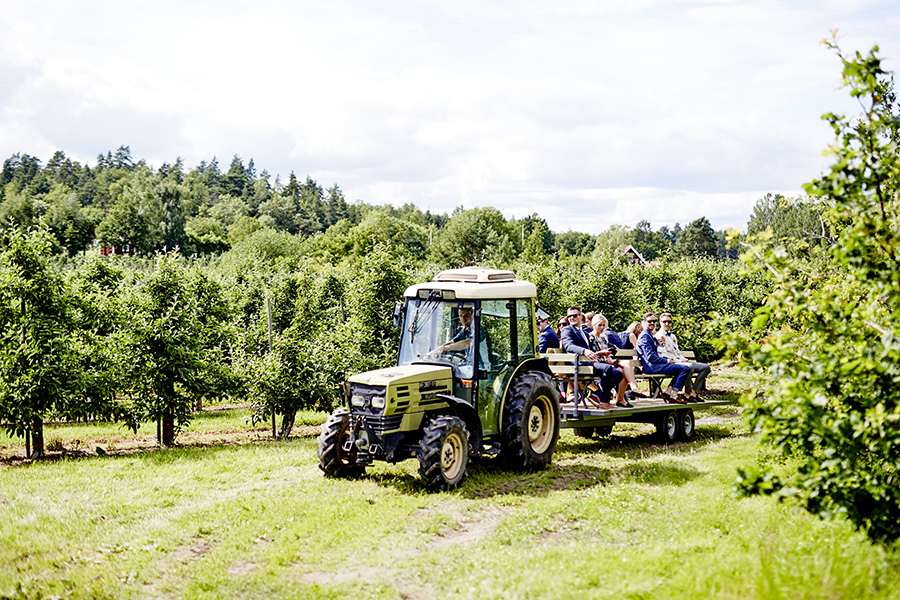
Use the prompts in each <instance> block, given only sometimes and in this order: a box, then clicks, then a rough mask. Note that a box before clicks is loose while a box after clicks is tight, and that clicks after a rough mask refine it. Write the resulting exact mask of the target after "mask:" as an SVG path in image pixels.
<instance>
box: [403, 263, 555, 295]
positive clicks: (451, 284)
mask: <svg viewBox="0 0 900 600" xmlns="http://www.w3.org/2000/svg"><path fill="white" fill-rule="evenodd" d="M403 295H404V296H406V297H407V298H416V297H418V298H422V299H426V298H428V297H429V296H431V297H432V298H442V299H444V300H456V299H459V300H475V299H478V300H489V299H492V298H496V299H507V298H534V297H535V296H536V295H537V288H536V287H535V285H534V284H533V283H531V282H530V281H520V280H518V279H516V275H515V273H513V272H512V271H501V270H498V269H486V268H484V267H464V268H462V269H447V270H446V271H441V272H440V273H438V274H437V277H435V278H434V281H428V282H425V283H417V284H415V285H411V286H409V287H408V288H406V292H404V294H403Z"/></svg>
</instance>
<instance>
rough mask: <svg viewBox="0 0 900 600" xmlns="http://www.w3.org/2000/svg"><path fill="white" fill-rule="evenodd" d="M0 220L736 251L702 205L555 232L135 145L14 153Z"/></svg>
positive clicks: (119, 232)
mask: <svg viewBox="0 0 900 600" xmlns="http://www.w3.org/2000/svg"><path fill="white" fill-rule="evenodd" d="M770 225H771V226H773V227H774V228H775V229H776V232H779V231H780V232H781V234H783V237H789V238H792V239H801V240H805V241H806V243H812V244H818V243H821V240H822V239H824V238H825V237H827V234H826V232H824V231H823V229H822V221H821V219H820V218H819V213H818V211H817V208H816V207H815V206H814V205H813V204H811V203H809V202H803V201H787V200H786V199H784V198H782V197H780V196H772V195H768V196H766V197H765V198H762V199H760V201H759V202H758V203H757V205H756V207H754V213H753V215H751V218H750V221H749V223H748V231H749V232H750V233H753V232H754V231H762V230H764V229H765V228H766V227H767V226H770ZM0 226H2V227H4V228H10V227H13V228H18V229H20V230H25V229H28V228H29V227H43V228H46V229H47V231H49V233H50V234H51V239H52V242H53V250H54V252H57V253H66V254H68V255H70V256H74V255H75V254H77V253H79V252H84V251H86V250H88V249H93V248H96V246H97V245H98V244H99V245H100V246H105V247H108V248H110V249H113V250H114V251H123V250H124V251H127V252H138V253H142V254H148V253H152V252H154V251H167V250H171V249H174V248H178V249H179V250H180V252H181V253H182V254H185V255H187V256H197V255H201V256H219V255H221V254H223V253H224V252H226V251H227V250H229V249H231V248H236V247H238V246H240V245H241V243H242V242H245V241H246V240H247V239H248V238H251V237H253V236H254V235H255V234H256V235H258V236H259V237H261V238H265V237H268V238H269V239H276V238H277V239H278V240H280V242H279V243H281V244H282V245H289V246H291V247H292V249H293V250H292V252H294V253H299V254H302V255H305V256H312V257H314V258H316V259H318V260H323V261H338V262H339V261H341V260H344V259H346V258H347V257H351V258H352V257H359V256H364V255H365V254H366V253H367V252H369V251H370V250H371V248H372V247H373V245H374V244H377V243H382V244H385V245H387V246H388V247H390V248H393V249H394V250H395V251H396V252H397V253H398V254H403V255H404V256H406V257H408V258H410V259H412V260H415V261H420V262H421V261H433V262H436V263H441V264H446V265H448V266H460V265H465V264H474V263H477V262H485V261H490V262H493V263H503V262H509V261H511V260H514V259H517V258H524V259H525V260H528V261H531V262H536V261H540V260H543V259H545V258H546V257H550V256H553V257H557V258H566V257H588V256H591V255H593V254H595V253H603V252H607V251H610V250H615V249H618V248H622V247H626V246H627V245H629V244H630V245H632V246H633V247H634V248H635V249H636V250H637V251H638V252H640V253H641V255H642V256H643V257H644V258H645V259H647V260H657V259H660V258H663V257H668V258H674V259H678V258H696V257H707V258H716V257H719V258H726V259H727V258H731V259H733V258H736V257H737V252H736V251H735V250H734V249H733V248H730V247H729V246H728V244H726V241H725V237H726V235H725V232H724V231H714V230H713V228H712V226H711V224H710V222H709V220H708V219H707V218H706V217H699V218H698V219H696V220H695V221H693V222H691V223H689V224H687V225H686V226H685V227H684V228H682V227H681V225H680V224H676V225H675V226H674V227H672V228H669V227H667V226H663V227H660V229H659V230H657V231H653V230H651V228H650V223H649V222H647V221H641V222H640V223H638V224H637V226H636V227H633V228H632V227H626V226H613V227H611V228H610V229H608V230H607V231H605V232H603V233H600V234H597V235H591V234H587V233H580V232H575V231H567V232H564V233H556V232H552V231H550V229H549V227H548V225H547V222H546V220H545V219H544V218H543V217H541V216H540V215H538V214H532V215H530V216H526V217H523V218H520V219H515V218H512V219H507V218H505V217H504V216H503V215H502V214H501V213H500V212H499V211H498V210H496V209H494V208H491V207H486V208H474V209H470V210H464V209H463V208H462V207H459V208H457V209H455V210H454V211H453V212H452V214H450V215H447V214H446V213H445V214H440V215H437V214H432V213H431V212H430V211H425V212H423V211H422V210H420V209H419V208H418V207H416V206H414V205H412V204H405V205H403V206H401V207H399V208H397V207H393V206H391V205H384V206H373V205H370V204H366V203H365V202H363V201H361V200H356V201H354V202H348V201H347V200H346V198H345V197H344V193H343V191H342V190H341V189H340V187H339V186H338V184H337V183H335V184H333V185H332V186H331V187H329V188H328V189H325V188H324V187H323V186H321V185H320V184H319V183H318V182H316V181H315V180H313V179H312V178H310V177H309V176H307V177H306V179H305V180H302V181H301V180H300V179H298V178H297V177H296V176H295V174H294V173H293V172H292V173H291V174H290V176H289V177H288V180H287V182H282V181H281V180H280V178H279V177H275V178H274V179H273V178H272V177H271V176H270V175H269V174H268V172H267V171H265V170H262V171H261V172H259V173H257V168H256V165H255V164H254V161H253V159H250V160H249V161H248V162H247V164H244V161H243V160H242V159H241V158H240V157H239V156H237V155H235V156H234V158H233V159H232V161H231V164H230V166H229V167H228V169H227V171H224V172H223V171H222V170H221V169H220V168H219V165H218V162H217V160H216V159H215V158H213V159H212V160H210V161H209V162H206V161H202V162H201V163H200V164H199V165H198V166H196V167H194V168H193V169H190V170H188V169H187V168H186V167H185V165H184V163H183V161H182V159H180V158H178V159H176V160H175V161H174V162H173V163H171V164H170V163H164V164H162V165H161V166H160V167H159V168H153V167H150V166H148V165H147V163H146V161H145V160H143V159H140V160H136V161H135V160H133V159H132V156H131V151H130V149H129V147H128V146H121V147H120V148H118V149H117V150H116V151H115V152H113V151H109V152H107V153H106V154H100V155H99V156H98V157H97V160H96V163H95V165H94V166H93V167H91V166H90V165H87V164H85V165H82V164H80V163H79V162H77V161H73V160H71V159H70V158H68V157H67V156H66V155H65V153H64V152H63V151H57V152H56V153H55V154H54V155H53V156H52V157H51V158H50V159H49V160H48V161H47V163H46V165H44V164H42V161H41V160H40V159H38V158H36V157H34V156H30V155H28V154H21V153H17V154H14V155H13V156H11V157H9V158H7V159H6V160H4V162H3V169H2V171H0ZM258 232H262V233H258ZM272 234H277V235H275V236H274V237H273V236H272Z"/></svg>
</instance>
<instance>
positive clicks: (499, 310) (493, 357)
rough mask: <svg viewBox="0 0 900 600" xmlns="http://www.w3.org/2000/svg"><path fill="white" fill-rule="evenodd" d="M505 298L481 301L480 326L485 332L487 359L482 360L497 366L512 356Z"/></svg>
mask: <svg viewBox="0 0 900 600" xmlns="http://www.w3.org/2000/svg"><path fill="white" fill-rule="evenodd" d="M507 304H508V301H507V300H483V301H482V302H481V327H482V329H484V330H485V331H486V332H487V339H488V341H489V344H488V352H489V359H488V360H487V361H483V362H485V363H490V365H491V367H497V366H499V365H501V364H503V363H505V362H506V361H508V360H511V359H512V358H513V357H512V346H511V345H510V318H509V317H510V311H509V308H508V307H507Z"/></svg>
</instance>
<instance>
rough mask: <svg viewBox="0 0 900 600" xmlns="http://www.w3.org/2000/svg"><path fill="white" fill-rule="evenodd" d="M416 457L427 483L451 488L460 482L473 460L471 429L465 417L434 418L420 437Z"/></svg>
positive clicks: (434, 486) (432, 486)
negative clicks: (468, 429) (463, 419)
mask: <svg viewBox="0 0 900 600" xmlns="http://www.w3.org/2000/svg"><path fill="white" fill-rule="evenodd" d="M416 457H417V458H418V459H419V475H421V476H422V479H423V480H424V482H425V487H427V488H429V489H432V490H447V489H450V488H452V487H455V486H457V485H459V483H460V482H461V481H462V480H463V478H465V476H466V466H467V465H468V463H469V432H468V431H466V425H465V423H463V422H462V419H460V418H458V417H451V416H441V417H436V418H434V419H432V420H431V422H430V423H429V424H428V426H427V427H425V431H424V432H423V434H422V439H421V440H420V441H419V448H418V450H417V451H416Z"/></svg>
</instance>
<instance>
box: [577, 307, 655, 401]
mask: <svg viewBox="0 0 900 600" xmlns="http://www.w3.org/2000/svg"><path fill="white" fill-rule="evenodd" d="M591 325H592V326H593V333H594V337H595V338H597V341H598V342H599V343H600V347H601V348H603V349H606V348H609V347H611V346H612V347H615V348H623V349H624V346H620V345H619V344H621V343H622V340H621V338H620V337H619V334H617V333H616V332H614V331H609V321H608V320H607V319H606V317H604V316H603V315H601V314H596V315H594V318H593V320H592V321H591ZM613 341H615V343H613ZM616 363H617V364H616V366H617V367H618V368H619V369H621V370H622V375H623V376H624V379H622V382H621V383H620V384H619V391H618V394H617V395H616V404H617V405H619V406H625V407H627V408H631V399H632V398H646V397H647V396H645V395H644V394H643V393H641V390H640V388H639V387H638V385H637V381H635V378H634V368H632V366H631V361H630V360H626V361H624V362H623V361H616ZM626 388H629V390H628V391H626Z"/></svg>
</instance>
